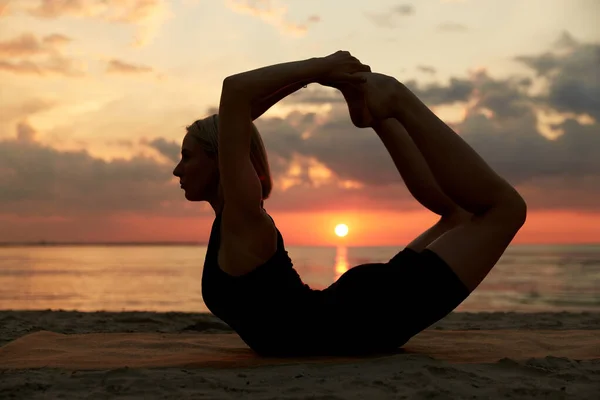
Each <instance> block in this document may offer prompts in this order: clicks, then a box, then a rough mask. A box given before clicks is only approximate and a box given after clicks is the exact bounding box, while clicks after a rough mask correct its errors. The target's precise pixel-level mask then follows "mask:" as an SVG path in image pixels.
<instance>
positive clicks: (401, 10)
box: [392, 4, 415, 15]
mask: <svg viewBox="0 0 600 400" xmlns="http://www.w3.org/2000/svg"><path fill="white" fill-rule="evenodd" d="M392 11H393V12H394V13H396V14H399V15H413V14H414V13H415V7H414V6H413V5H411V4H400V5H397V6H395V7H393V8H392Z"/></svg>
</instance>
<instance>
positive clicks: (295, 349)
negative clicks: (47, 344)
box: [217, 249, 470, 356]
mask: <svg viewBox="0 0 600 400" xmlns="http://www.w3.org/2000/svg"><path fill="white" fill-rule="evenodd" d="M250 275H251V277H249V278H251V279H243V278H242V279H239V278H237V279H235V283H232V285H233V286H231V287H229V288H225V287H224V288H223V289H224V290H223V293H229V295H228V297H229V300H228V302H227V304H228V306H227V307H222V308H221V309H220V312H219V314H220V315H218V314H217V316H218V317H219V318H221V319H223V320H224V321H225V322H227V323H228V324H229V325H231V326H232V328H233V329H234V330H236V331H237V332H238V334H240V336H241V337H242V339H243V340H244V341H245V342H246V343H247V344H248V345H249V346H250V347H251V348H253V349H254V350H255V351H257V352H259V353H261V354H264V355H278V356H281V355H318V354H364V353H370V352H382V351H384V352H386V351H393V350H395V349H397V348H398V347H400V346H402V345H403V344H404V343H406V342H407V341H408V340H409V339H410V338H411V337H412V336H414V335H416V334H417V333H419V332H421V331H422V330H424V329H426V328H427V327H429V326H430V325H432V324H433V323H435V322H437V321H439V320H440V319H442V318H444V317H445V316H446V315H448V314H449V313H450V312H451V311H452V310H454V309H455V308H456V307H457V306H458V305H459V304H460V303H462V302H463V301H464V300H465V299H466V298H467V297H468V295H469V294H470V292H469V290H468V289H467V287H466V286H465V285H464V284H463V283H462V282H461V281H460V279H459V278H458V277H457V276H456V274H455V273H454V271H452V269H451V268H450V267H449V266H448V264H446V262H444V260H442V259H441V258H440V257H439V256H438V255H437V254H435V253H434V252H432V251H430V250H424V251H422V252H420V253H419V252H415V251H413V250H411V249H404V250H402V251H401V252H399V253H398V254H396V255H395V256H394V257H393V258H392V259H391V260H390V261H388V262H387V263H371V264H362V265H358V266H356V267H354V268H351V269H349V270H348V271H346V272H345V273H344V274H343V275H342V276H341V277H340V278H339V279H338V280H337V281H336V282H335V283H333V284H332V285H331V286H329V287H328V288H326V289H324V290H309V289H308V288H306V287H301V285H299V284H298V281H295V280H294V278H293V275H289V274H288V275H286V274H280V273H278V272H277V271H276V269H275V268H270V269H269V270H262V271H261V270H260V267H259V268H258V269H257V270H256V271H253V273H251V274H250ZM286 277H289V278H286ZM232 282H233V281H232ZM231 296H233V297H234V298H232V297H231Z"/></svg>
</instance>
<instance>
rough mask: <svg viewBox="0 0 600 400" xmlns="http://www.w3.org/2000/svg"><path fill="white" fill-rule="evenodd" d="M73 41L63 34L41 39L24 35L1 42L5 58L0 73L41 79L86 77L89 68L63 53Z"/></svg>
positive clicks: (0, 45)
mask: <svg viewBox="0 0 600 400" xmlns="http://www.w3.org/2000/svg"><path fill="white" fill-rule="evenodd" d="M70 41H71V39H70V38H68V37H67V36H64V35H61V34H51V35H47V36H44V37H43V38H41V39H40V38H38V37H36V36H35V35H33V34H31V33H23V34H22V35H20V36H17V37H15V38H13V39H9V40H6V41H3V42H0V56H1V57H3V58H5V59H4V60H1V61H0V71H6V72H11V73H14V74H25V75H40V76H45V75H49V74H55V75H63V76H68V77H79V76H83V75H85V71H86V69H87V65H86V64H85V63H83V62H80V61H75V60H73V59H71V58H69V57H66V56H64V55H63V54H62V52H61V51H60V47H61V46H62V45H64V44H66V43H69V42H70ZM10 58H12V60H11V59H10Z"/></svg>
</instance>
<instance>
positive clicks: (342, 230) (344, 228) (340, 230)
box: [335, 224, 348, 237]
mask: <svg viewBox="0 0 600 400" xmlns="http://www.w3.org/2000/svg"><path fill="white" fill-rule="evenodd" d="M335 234H336V235H338V236H339V237H344V236H346V235H347V234H348V225H346V224H339V225H337V226H336V227H335Z"/></svg>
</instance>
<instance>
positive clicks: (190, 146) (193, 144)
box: [181, 133, 200, 151]
mask: <svg viewBox="0 0 600 400" xmlns="http://www.w3.org/2000/svg"><path fill="white" fill-rule="evenodd" d="M199 147H200V144H199V143H198V141H197V140H196V139H194V137H193V136H192V135H190V134H189V133H188V134H186V135H185V136H184V137H183V143H182V144H181V150H182V151H183V150H187V151H196V150H197V149H198V148H199Z"/></svg>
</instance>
